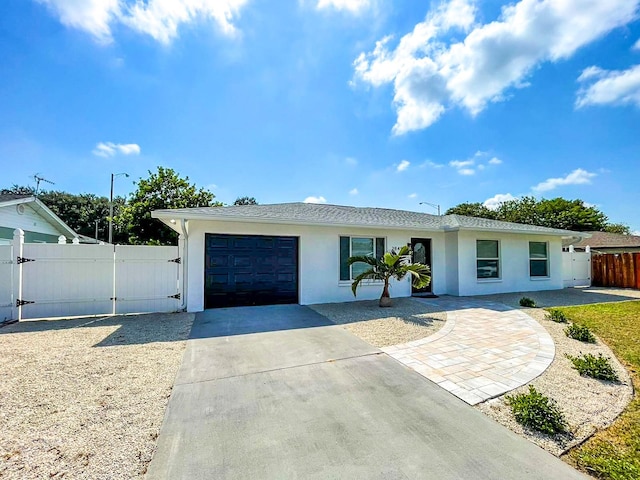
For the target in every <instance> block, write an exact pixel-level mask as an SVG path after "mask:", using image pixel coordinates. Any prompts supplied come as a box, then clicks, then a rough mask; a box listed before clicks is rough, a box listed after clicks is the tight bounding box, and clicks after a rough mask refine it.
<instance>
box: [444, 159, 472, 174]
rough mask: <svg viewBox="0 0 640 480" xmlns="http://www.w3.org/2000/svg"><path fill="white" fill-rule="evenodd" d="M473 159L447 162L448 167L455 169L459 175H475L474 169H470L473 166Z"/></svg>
mask: <svg viewBox="0 0 640 480" xmlns="http://www.w3.org/2000/svg"><path fill="white" fill-rule="evenodd" d="M475 163H476V161H475V160H474V159H469V160H452V161H450V162H449V166H451V167H453V168H455V169H456V170H457V171H458V173H459V174H460V175H465V176H470V175H475V173H476V171H475V168H471V167H473V166H474V165H475Z"/></svg>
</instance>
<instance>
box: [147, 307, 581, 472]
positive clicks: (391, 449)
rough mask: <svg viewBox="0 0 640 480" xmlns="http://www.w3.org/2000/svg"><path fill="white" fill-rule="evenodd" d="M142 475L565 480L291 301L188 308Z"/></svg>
mask: <svg viewBox="0 0 640 480" xmlns="http://www.w3.org/2000/svg"><path fill="white" fill-rule="evenodd" d="M147 478H149V479H214V478H215V479H218V478H221V479H254V478H260V479H352V478H354V479H355V478H363V479H365V478H366V479H430V478H433V479H442V480H446V479H456V480H457V479H464V478H473V479H502V478H508V479H557V478H563V479H574V478H575V479H577V478H585V477H584V476H582V475H581V474H580V473H578V472H576V471H575V470H573V469H572V468H571V467H569V466H568V465H566V464H564V463H563V462H562V461H560V460H558V459H557V458H555V457H553V456H552V455H550V454H548V453H547V452H545V451H544V450H542V449H540V448H539V447H537V446H535V445H533V444H531V443H529V442H527V441H526V440H524V439H522V438H520V437H518V436H517V435H515V434H514V433H512V432H510V431H509V430H507V429H505V428H504V427H502V426H500V425H498V424H497V423H495V422H493V421H492V420H491V419H489V418H488V417H486V416H484V415H483V414H482V413H480V412H478V411H477V410H475V409H473V408H471V407H470V406H468V405H467V404H465V403H464V402H462V401H461V400H459V399H458V398H456V397H455V396H453V395H451V394H450V393H448V392H446V391H445V390H443V389H441V388H440V387H438V386H437V385H436V384H434V383H432V382H431V381H429V380H427V379H426V378H424V377H422V376H421V375H419V374H418V373H416V372H414V371H413V370H411V369H409V368H407V367H405V366H403V365H402V364H400V363H398V362H397V361H396V360H394V359H392V358H391V357H389V356H387V355H386V354H384V353H382V352H381V351H380V350H378V349H376V348H374V347H372V346H370V345H369V344H367V343H366V342H364V341H362V340H360V339H359V338H357V337H356V336H354V335H352V334H351V333H349V332H347V331H346V330H344V329H343V328H341V327H339V326H336V325H333V324H331V322H330V321H329V320H327V319H326V318H325V317H323V316H321V315H319V314H318V313H316V312H314V311H312V310H310V309H308V308H306V307H302V306H298V305H287V306H268V307H246V308H233V309H218V310H209V311H206V312H204V313H202V314H199V315H198V316H197V318H196V321H195V323H194V326H193V329H192V332H191V339H190V340H189V341H188V344H187V349H186V352H185V357H184V361H183V365H182V367H181V370H180V371H179V373H178V376H177V379H176V384H175V387H174V390H173V393H172V395H171V399H170V401H169V405H168V408H167V412H166V416H165V420H164V424H163V426H162V430H161V432H160V437H159V439H158V449H157V452H156V454H155V456H154V458H153V461H152V462H151V464H150V466H149V470H148V473H147Z"/></svg>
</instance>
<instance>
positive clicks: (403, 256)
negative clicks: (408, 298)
mask: <svg viewBox="0 0 640 480" xmlns="http://www.w3.org/2000/svg"><path fill="white" fill-rule="evenodd" d="M358 262H362V263H366V264H367V265H369V267H370V268H368V269H367V270H365V271H364V272H362V273H361V274H360V275H358V276H357V277H356V278H355V279H354V280H353V283H352V284H351V291H353V296H354V297H355V296H356V290H357V289H358V286H359V285H360V283H361V282H362V281H363V280H382V281H383V282H384V288H383V290H382V295H381V296H380V303H379V305H380V306H381V307H390V306H391V296H390V295H389V280H390V279H391V278H395V279H396V280H398V281H400V280H402V279H403V278H404V277H405V276H407V275H411V277H412V282H411V283H412V284H413V286H414V287H416V288H424V287H426V286H427V285H429V283H431V269H430V268H429V266H428V265H423V264H421V263H411V249H410V248H409V247H407V246H404V247H402V248H400V250H398V251H397V252H396V251H395V250H391V252H387V253H385V254H384V255H383V256H382V258H380V259H378V258H375V257H370V256H366V255H363V256H355V257H349V259H348V260H347V264H348V265H353V264H354V263H358Z"/></svg>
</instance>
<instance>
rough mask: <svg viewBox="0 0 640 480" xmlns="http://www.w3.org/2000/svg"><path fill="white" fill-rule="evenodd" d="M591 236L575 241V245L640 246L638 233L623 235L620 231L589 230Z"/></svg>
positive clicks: (598, 246) (604, 246)
mask: <svg viewBox="0 0 640 480" xmlns="http://www.w3.org/2000/svg"><path fill="white" fill-rule="evenodd" d="M588 233H590V234H591V238H588V239H584V240H582V241H580V242H577V243H574V244H573V246H574V247H579V248H582V247H586V246H587V245H588V246H590V247H591V248H624V247H640V236H638V235H621V234H619V233H608V232H588Z"/></svg>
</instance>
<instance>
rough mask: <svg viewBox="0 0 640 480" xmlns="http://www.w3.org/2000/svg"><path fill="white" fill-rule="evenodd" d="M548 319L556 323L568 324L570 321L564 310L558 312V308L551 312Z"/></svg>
mask: <svg viewBox="0 0 640 480" xmlns="http://www.w3.org/2000/svg"><path fill="white" fill-rule="evenodd" d="M547 318H548V319H549V320H553V321H554V322H556V323H567V322H568V321H569V319H568V318H567V316H566V315H565V314H564V312H563V311H562V310H558V309H557V308H552V309H551V310H549V314H548V315H547Z"/></svg>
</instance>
